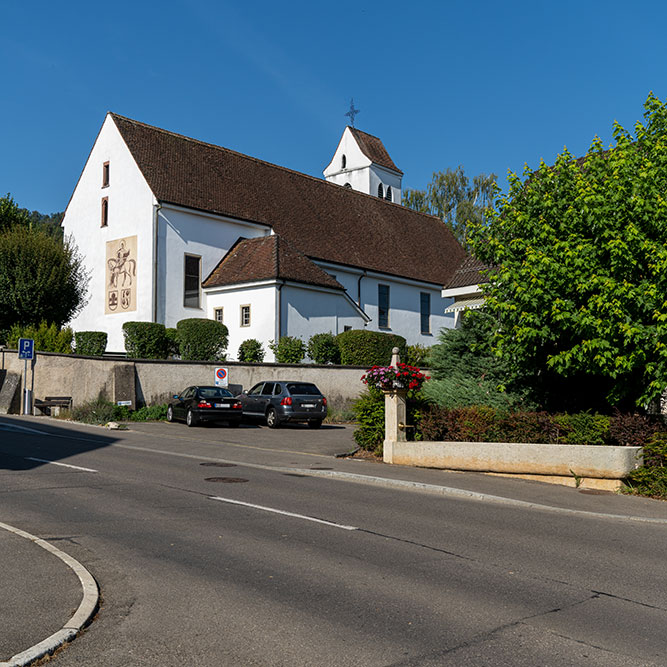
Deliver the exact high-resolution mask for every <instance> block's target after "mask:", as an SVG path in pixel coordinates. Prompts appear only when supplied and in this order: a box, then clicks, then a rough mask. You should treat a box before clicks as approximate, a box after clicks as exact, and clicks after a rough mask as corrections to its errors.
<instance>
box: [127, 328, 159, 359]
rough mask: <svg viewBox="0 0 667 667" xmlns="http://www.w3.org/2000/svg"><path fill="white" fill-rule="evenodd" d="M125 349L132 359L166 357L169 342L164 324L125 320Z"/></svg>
mask: <svg viewBox="0 0 667 667" xmlns="http://www.w3.org/2000/svg"><path fill="white" fill-rule="evenodd" d="M123 336H124V337H125V351H126V352H127V356H128V357H130V358H131V359H166V358H167V356H168V349H169V344H168V340H167V334H166V331H165V328H164V324H159V323H157V322H125V324H123Z"/></svg>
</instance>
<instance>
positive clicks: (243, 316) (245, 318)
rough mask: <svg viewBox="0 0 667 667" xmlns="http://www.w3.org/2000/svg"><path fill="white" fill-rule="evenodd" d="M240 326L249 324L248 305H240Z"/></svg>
mask: <svg viewBox="0 0 667 667" xmlns="http://www.w3.org/2000/svg"><path fill="white" fill-rule="evenodd" d="M241 326H242V327H249V326H250V306H247V305H246V306H241Z"/></svg>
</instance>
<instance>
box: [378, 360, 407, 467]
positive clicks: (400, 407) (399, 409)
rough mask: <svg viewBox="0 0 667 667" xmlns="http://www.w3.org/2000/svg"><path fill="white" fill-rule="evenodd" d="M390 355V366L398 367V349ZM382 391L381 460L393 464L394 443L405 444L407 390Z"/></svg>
mask: <svg viewBox="0 0 667 667" xmlns="http://www.w3.org/2000/svg"><path fill="white" fill-rule="evenodd" d="M391 352H392V354H391V365H392V366H393V367H394V368H397V367H398V364H399V363H400V361H401V360H400V357H399V356H398V348H397V347H395V348H394V349H393V350H392V351H391ZM383 391H384V444H383V447H382V452H383V454H382V459H383V461H384V462H385V463H393V462H394V443H395V442H405V441H406V440H407V438H406V437H405V422H406V421H407V410H406V405H405V399H406V396H407V394H408V390H407V389H402V388H394V389H386V390H383Z"/></svg>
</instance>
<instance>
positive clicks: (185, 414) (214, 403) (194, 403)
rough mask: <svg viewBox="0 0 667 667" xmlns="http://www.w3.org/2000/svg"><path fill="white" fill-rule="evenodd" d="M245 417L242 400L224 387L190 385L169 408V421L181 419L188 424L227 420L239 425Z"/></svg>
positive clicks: (232, 424)
mask: <svg viewBox="0 0 667 667" xmlns="http://www.w3.org/2000/svg"><path fill="white" fill-rule="evenodd" d="M242 417H243V409H242V407H241V401H240V400H238V399H237V398H235V397H234V394H232V392H231V391H228V390H227V389H224V388H223V387H199V386H197V387H188V388H187V389H184V390H183V391H182V392H181V393H180V394H174V400H173V401H172V402H171V403H170V404H169V407H168V408H167V421H170V422H171V421H174V420H176V419H181V420H183V421H185V423H186V424H187V425H188V426H196V425H197V424H199V423H200V422H204V421H214V422H215V421H226V422H227V423H228V424H229V425H230V426H238V425H239V424H240V423H241V418H242Z"/></svg>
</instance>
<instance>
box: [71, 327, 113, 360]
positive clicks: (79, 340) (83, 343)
mask: <svg viewBox="0 0 667 667" xmlns="http://www.w3.org/2000/svg"><path fill="white" fill-rule="evenodd" d="M107 339H108V336H107V333H106V331H77V332H76V333H75V334H74V345H75V351H76V353H77V354H82V355H84V356H86V357H101V356H102V355H103V354H104V351H105V350H106V349H107Z"/></svg>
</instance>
